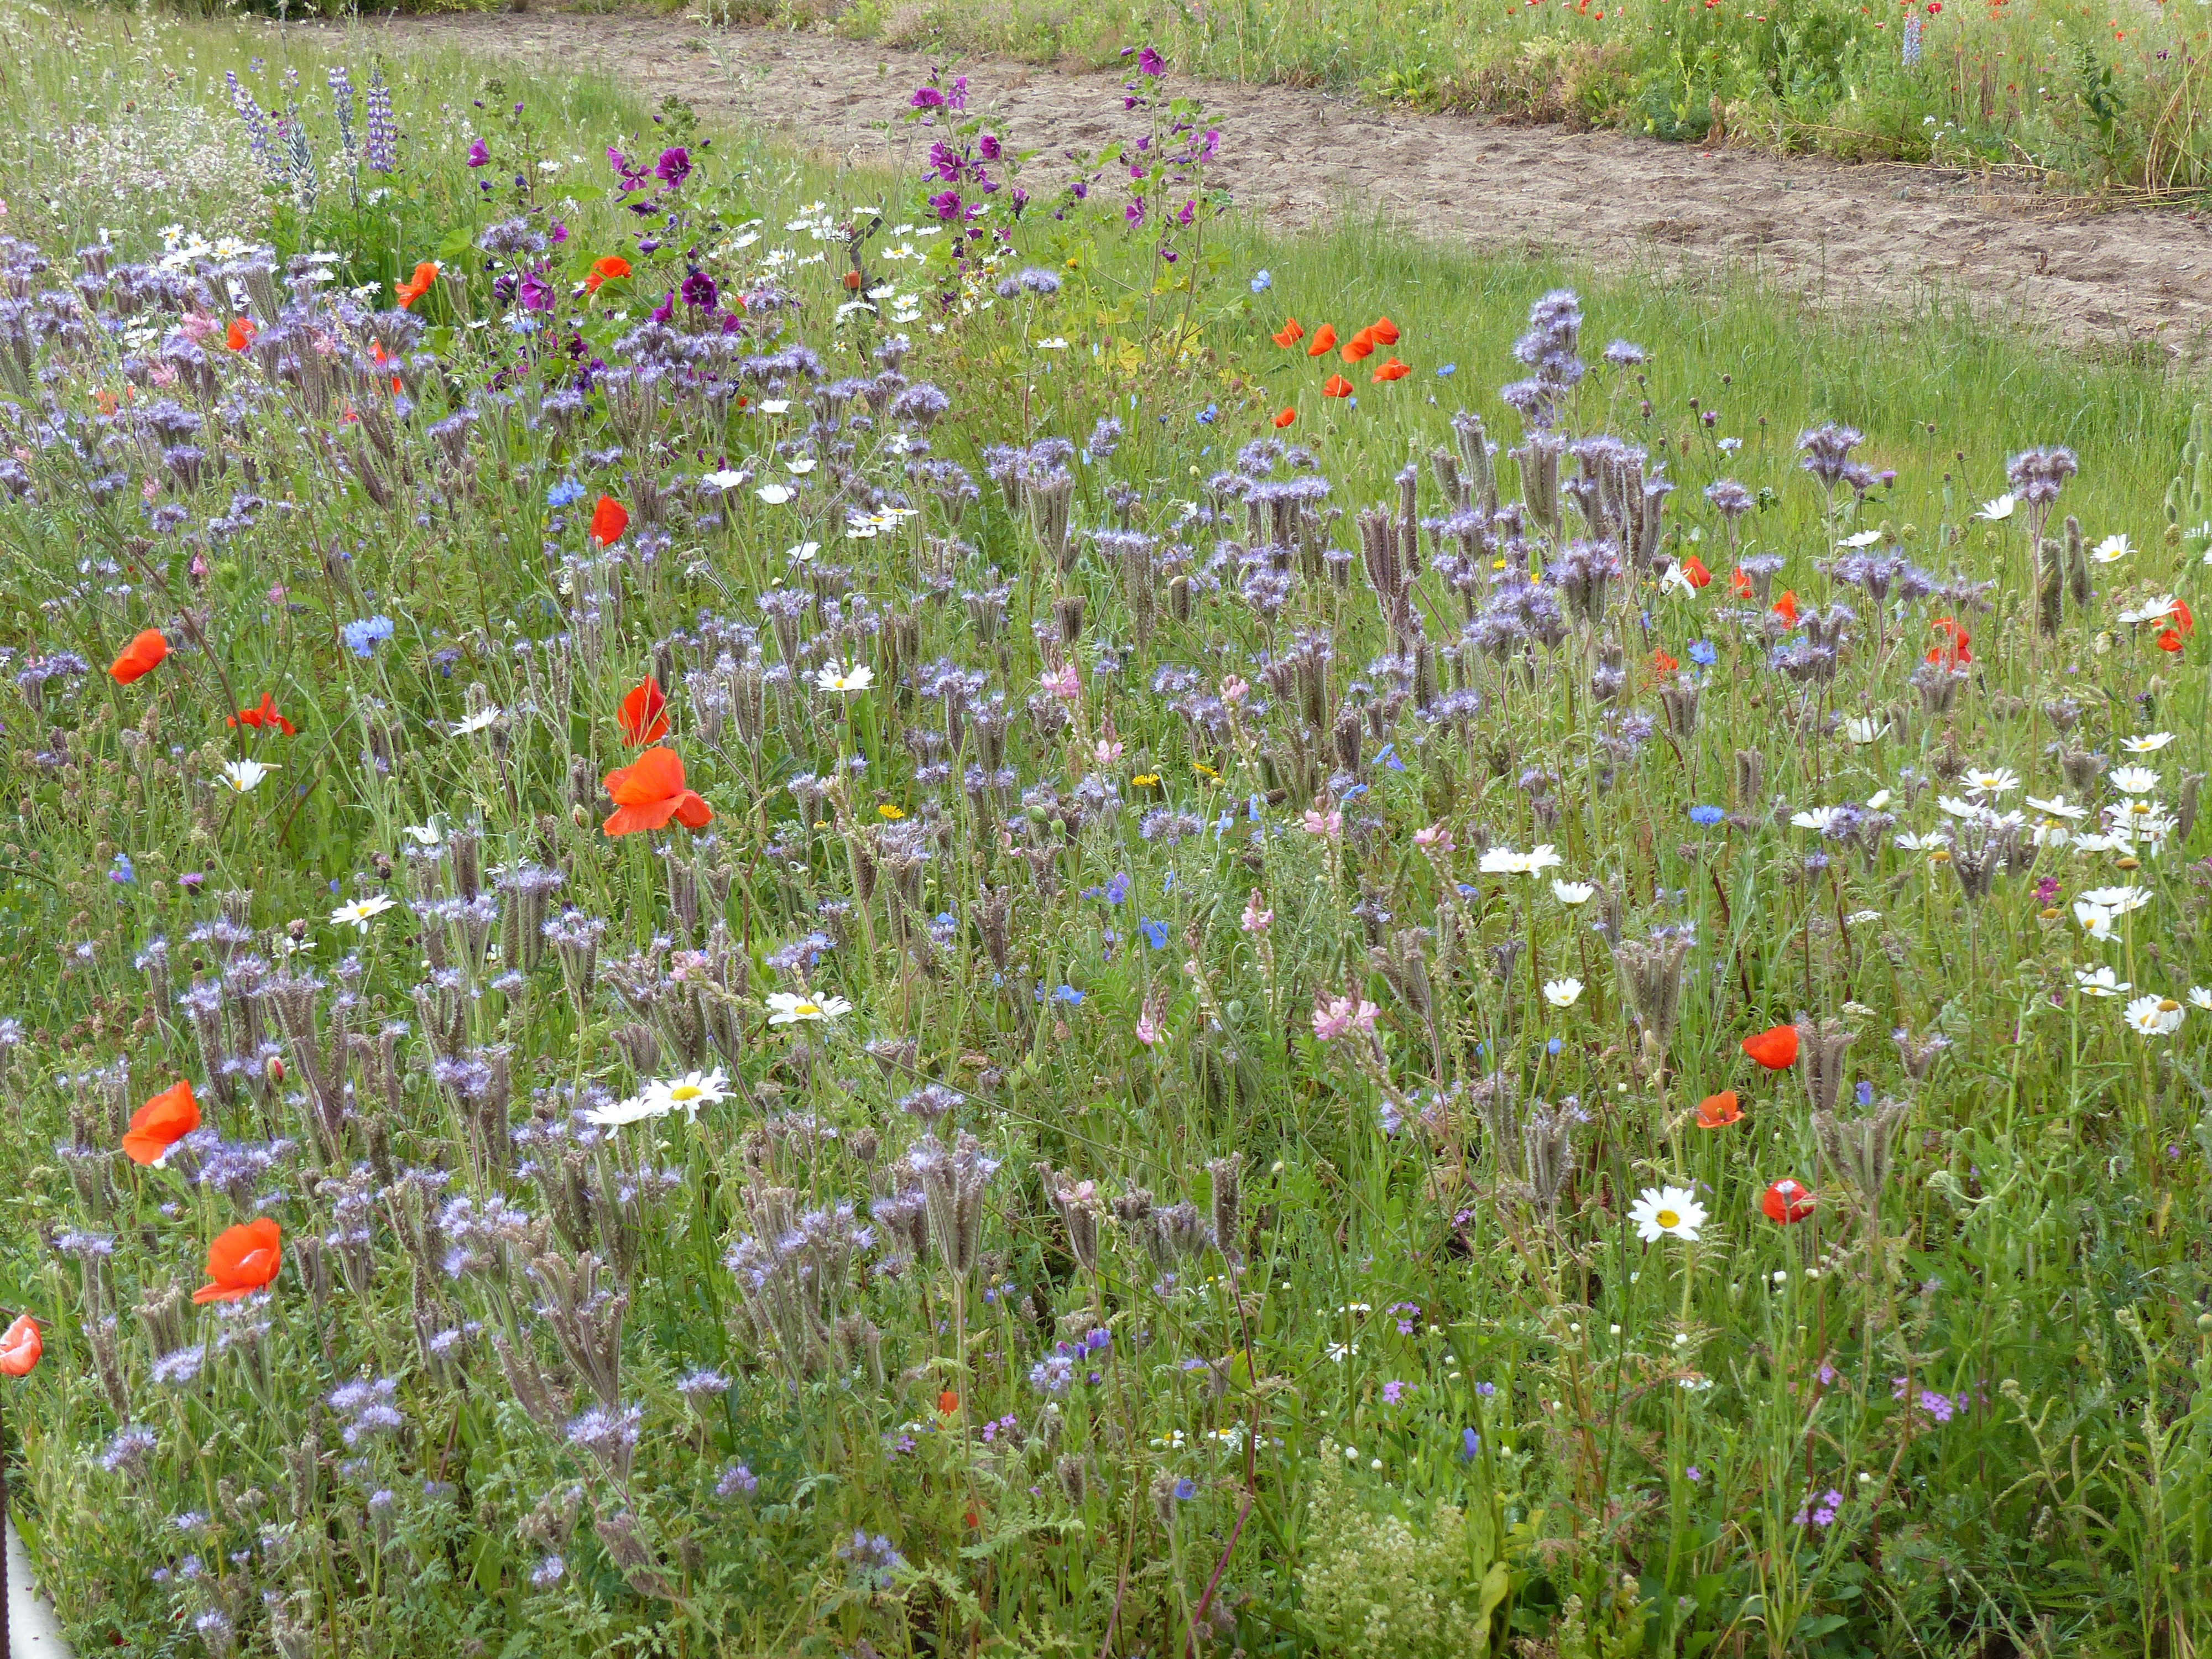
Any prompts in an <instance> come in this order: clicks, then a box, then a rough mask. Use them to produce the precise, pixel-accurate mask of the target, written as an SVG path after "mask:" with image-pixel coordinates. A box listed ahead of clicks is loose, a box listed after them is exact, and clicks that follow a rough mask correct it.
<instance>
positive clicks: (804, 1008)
mask: <svg viewBox="0 0 2212 1659" xmlns="http://www.w3.org/2000/svg"><path fill="white" fill-rule="evenodd" d="M791 1012H793V1013H794V1014H818V1013H820V1012H822V1005H821V1004H820V1003H818V1002H802V1003H800V1004H799V1006H797V1007H795V1008H793V1010H792V1011H791Z"/></svg>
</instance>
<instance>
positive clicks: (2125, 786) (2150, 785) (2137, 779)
mask: <svg viewBox="0 0 2212 1659" xmlns="http://www.w3.org/2000/svg"><path fill="white" fill-rule="evenodd" d="M2112 787H2113V788H2115V789H2117V790H2118V791H2119V792H2120V793H2122V794H2124V795H2148V793H2150V792H2151V791H2152V790H2154V789H2155V788H2157V787H2158V774H2157V773H2156V772H2155V771H2154V770H2152V769H2151V768H2149V767H2148V766H2123V767H2121V768H2119V769H2118V770H2117V771H2115V772H2114V773H2113V774H2112Z"/></svg>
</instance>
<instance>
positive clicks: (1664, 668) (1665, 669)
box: [1651, 645, 1681, 674]
mask: <svg viewBox="0 0 2212 1659" xmlns="http://www.w3.org/2000/svg"><path fill="white" fill-rule="evenodd" d="M1651 665H1652V666H1653V667H1654V668H1656V669H1657V670H1658V671H1660V672H1661V673H1662V674H1671V673H1673V672H1674V671H1675V670H1676V669H1678V668H1680V666H1681V664H1680V662H1678V661H1676V660H1675V659H1674V658H1673V657H1671V656H1669V655H1668V653H1667V647H1665V646H1663V645H1662V646H1661V647H1659V648H1658V649H1657V650H1656V651H1654V652H1653V653H1651Z"/></svg>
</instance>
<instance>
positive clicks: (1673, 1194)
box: [1628, 1187, 1705, 1244]
mask: <svg viewBox="0 0 2212 1659" xmlns="http://www.w3.org/2000/svg"><path fill="white" fill-rule="evenodd" d="M1628 1218H1629V1219H1630V1220H1631V1221H1632V1222H1634V1223H1635V1224H1636V1232H1637V1237H1639V1238H1641V1239H1642V1240H1643V1241H1644V1243H1646V1244H1656V1243H1658V1242H1659V1240H1660V1239H1662V1237H1675V1238H1680V1239H1683V1240H1686V1241H1687V1242H1689V1243H1696V1242H1697V1237H1698V1229H1699V1228H1700V1227H1702V1226H1704V1225H1705V1206H1704V1205H1702V1204H1700V1203H1699V1202H1698V1197H1697V1194H1695V1193H1692V1191H1691V1190H1690V1189H1689V1188H1686V1187H1646V1188H1644V1190H1643V1192H1641V1193H1640V1194H1638V1195H1637V1200H1636V1202H1635V1203H1634V1204H1632V1205H1631V1206H1629V1211H1628Z"/></svg>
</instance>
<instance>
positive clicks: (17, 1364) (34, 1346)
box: [0, 1314, 46, 1376]
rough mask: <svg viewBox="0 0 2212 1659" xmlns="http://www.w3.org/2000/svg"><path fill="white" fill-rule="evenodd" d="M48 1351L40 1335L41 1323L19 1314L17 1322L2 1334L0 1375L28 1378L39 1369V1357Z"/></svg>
mask: <svg viewBox="0 0 2212 1659" xmlns="http://www.w3.org/2000/svg"><path fill="white" fill-rule="evenodd" d="M44 1352H46V1342H45V1340H43V1339H42V1338H41V1337H40V1335H39V1322H38V1321H37V1320H35V1319H33V1318H32V1317H31V1316H30V1315H28V1314H18V1315H17V1316H15V1323H14V1324H12V1325H10V1326H9V1328H8V1329H7V1331H6V1333H5V1334H0V1373H4V1374H5V1375H7V1376H29V1375H30V1374H31V1373H32V1372H33V1370H36V1369H37V1368H38V1364H39V1356H40V1354H43V1353H44Z"/></svg>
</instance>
